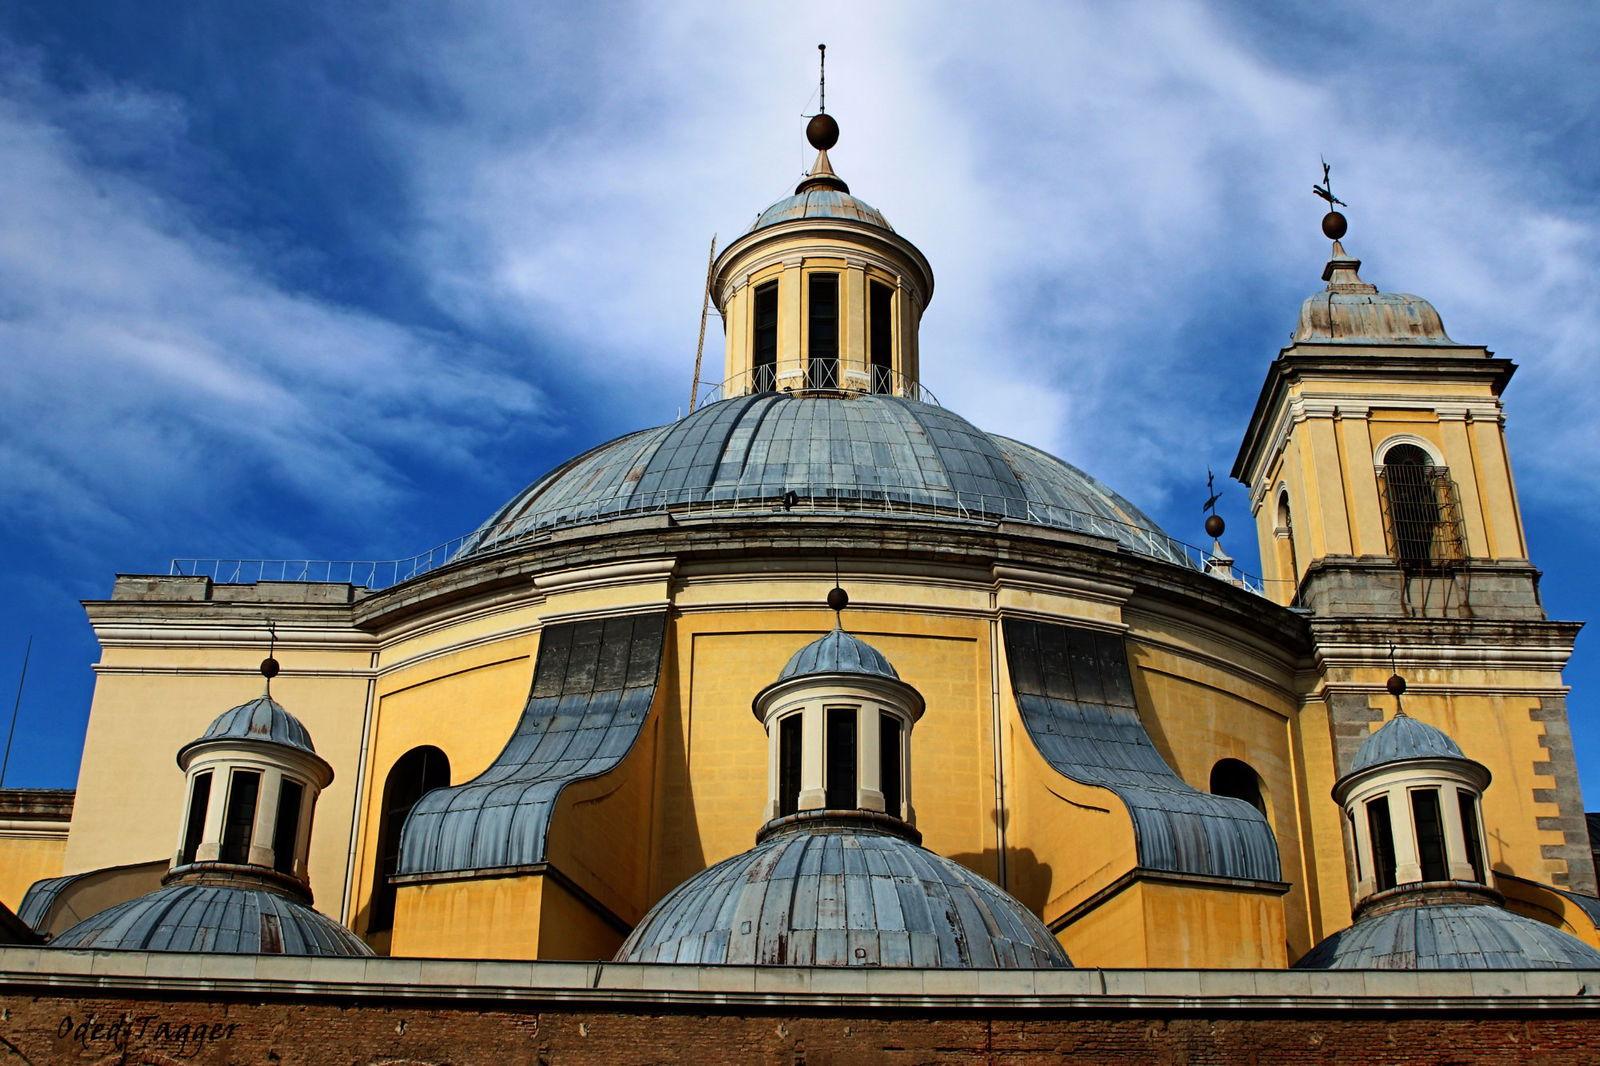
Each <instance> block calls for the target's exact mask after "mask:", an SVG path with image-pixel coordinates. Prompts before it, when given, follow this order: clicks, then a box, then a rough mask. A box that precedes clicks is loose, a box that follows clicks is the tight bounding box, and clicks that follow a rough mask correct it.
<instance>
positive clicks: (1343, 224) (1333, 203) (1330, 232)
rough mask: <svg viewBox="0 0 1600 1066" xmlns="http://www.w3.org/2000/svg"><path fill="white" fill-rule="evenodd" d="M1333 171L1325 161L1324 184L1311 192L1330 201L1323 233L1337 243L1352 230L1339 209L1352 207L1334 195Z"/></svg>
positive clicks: (1316, 186) (1323, 165) (1323, 221)
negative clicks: (1331, 175)
mask: <svg viewBox="0 0 1600 1066" xmlns="http://www.w3.org/2000/svg"><path fill="white" fill-rule="evenodd" d="M1318 158H1319V159H1320V158H1321V157H1320V156H1319V157H1318ZM1332 171H1333V168H1332V167H1330V166H1329V165H1328V161H1327V160H1326V159H1323V160H1322V184H1320V185H1313V186H1311V191H1312V192H1314V193H1316V194H1317V195H1318V196H1320V197H1321V198H1322V199H1324V200H1326V201H1328V213H1327V214H1326V215H1323V216H1322V233H1323V235H1324V236H1326V237H1327V238H1328V239H1329V240H1332V241H1336V240H1338V239H1339V238H1340V237H1343V236H1344V235H1345V233H1346V231H1348V230H1349V228H1350V223H1349V222H1348V221H1347V220H1346V219H1345V217H1344V215H1343V214H1341V213H1340V212H1339V210H1338V209H1339V208H1341V207H1349V206H1350V205H1349V204H1347V203H1345V202H1344V201H1343V200H1341V199H1339V198H1338V197H1337V196H1335V195H1333V179H1332V178H1331V177H1330V176H1329V175H1330V174H1331V172H1332Z"/></svg>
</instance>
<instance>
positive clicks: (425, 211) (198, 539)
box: [0, 0, 1600, 804]
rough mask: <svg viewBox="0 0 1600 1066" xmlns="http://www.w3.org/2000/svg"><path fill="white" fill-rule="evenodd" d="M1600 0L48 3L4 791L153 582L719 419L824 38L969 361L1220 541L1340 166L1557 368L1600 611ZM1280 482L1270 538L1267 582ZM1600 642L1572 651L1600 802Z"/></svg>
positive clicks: (1373, 257)
mask: <svg viewBox="0 0 1600 1066" xmlns="http://www.w3.org/2000/svg"><path fill="white" fill-rule="evenodd" d="M575 8H577V9H578V10H575ZM1262 11H1270V16H1271V17H1270V18H1267V17H1265V16H1263V14H1262V13H1261V12H1262ZM1596 11H1597V9H1595V8H1592V7H1590V6H1587V5H1570V6H1565V7H1563V6H1559V5H1549V6H1539V7H1523V6H1521V5H1481V6H1473V5H1464V4H1413V5H1407V6H1406V9H1405V13H1404V15H1403V16H1401V15H1400V14H1399V13H1398V12H1399V9H1398V8H1395V7H1394V5H1381V4H1371V5H1341V6H1339V7H1338V8H1337V9H1335V8H1330V7H1329V6H1328V5H1326V4H1322V3H1315V4H1300V5H1294V4H1284V5H1270V6H1266V5H1249V4H1241V5H1236V6H1235V5H1204V4H1175V5H1159V4H1141V5H1084V6H1082V7H1074V6H1068V5H1063V4H1053V3H1052V4H1040V5H1037V6H1030V5H1024V4H1013V5H1006V6H1004V7H991V6H989V5H965V6H942V5H934V4H925V3H918V4H881V5H870V6H869V5H863V4H859V3H850V4H833V3H823V2H813V3H809V4H806V5H803V7H800V8H796V6H795V5H788V4H781V5H780V4H763V3H748V4H739V5H728V6H725V7H711V6H697V5H693V4H687V3H675V4H672V5H630V4H603V5H599V4H597V5H545V6H536V5H532V4H503V5H494V4H472V5H461V4H445V3H437V4H434V3H425V2H410V3H406V4H361V5H340V6H337V7H336V6H333V5H321V4H318V5H313V4H257V5H200V4H192V5H185V4H173V5H158V6H155V7H152V6H151V5H149V4H145V3H134V2H126V3H112V2H106V3H100V4H96V5H93V6H89V5H67V4H56V3H46V2H42V0H40V2H33V3H28V2H24V3H20V4H10V5H6V6H4V7H3V8H0V159H3V161H4V165H3V166H0V203H3V204H4V205H5V207H4V209H3V210H0V362H3V366H4V373H3V374H0V426H3V427H4V429H3V431H0V481H3V483H4V484H5V486H6V487H5V490H4V495H3V498H0V500H3V506H0V560H3V562H0V567H3V575H0V589H3V590H4V595H5V598H6V600H7V610H6V613H5V617H6V620H5V623H4V626H3V630H0V692H3V693H4V697H3V699H4V702H5V704H6V705H7V706H8V707H9V704H10V701H11V698H12V696H13V695H14V692H15V685H16V679H17V674H18V670H19V668H20V666H21V660H22V653H23V646H24V642H25V641H26V639H27V637H28V636H29V635H30V634H31V635H32V636H33V638H34V650H33V658H32V663H31V666H30V667H29V676H28V682H27V686H26V689H25V692H24V698H23V702H22V708H21V720H20V724H19V726H18V729H17V739H16V746H15V750H14V753H13V756H12V761H11V770H10V772H9V773H8V775H7V779H6V783H7V784H8V785H70V784H71V783H72V782H73V780H74V778H75V776H76V773H77V763H78V758H79V754H80V747H81V740H82V733H83V728H84V724H85V722H86V720H87V715H88V706H89V700H90V695H91V691H92V686H93V675H92V673H91V664H92V663H93V662H94V660H95V659H96V658H97V648H96V645H95V643H94V640H93V638H92V635H91V633H90V631H89V628H88V625H87V623H86V622H85V621H84V619H83V615H82V611H81V609H80V607H79V606H78V602H77V601H78V600H80V599H83V598H98V597H103V596H105V595H107V594H108V593H109V591H110V587H111V580H112V576H113V575H114V574H115V573H117V572H165V569H166V566H167V563H168V560H169V559H170V558H171V557H172V556H177V555H199V556H207V555H230V556H232V555H243V556H262V557H311V558H330V557H331V558H351V557H355V558H380V559H381V558H392V557H396V556H403V555H409V554H412V553H414V552H416V551H419V550H422V549H425V548H427V547H429V546H430V545H433V544H435V543H438V542H440V541H443V540H446V539H448V538H450V537H453V536H455V535H457V534H460V533H463V532H466V531H467V530H469V529H471V528H472V527H473V526H475V525H476V524H477V523H478V522H479V521H480V520H481V519H482V518H483V517H484V516H486V515H487V514H489V513H490V512H492V511H493V510H494V509H495V508H496V506H497V505H498V504H499V503H501V502H502V501H503V500H504V499H506V498H508V497H509V496H511V495H512V494H513V493H514V492H515V491H516V490H518V489H519V488H520V487H521V486H522V485H523V484H525V483H526V482H528V481H529V480H532V479H533V478H534V477H535V476H537V475H538V474H540V473H542V472H543V471H544V470H546V469H547V468H549V467H550V466H552V465H554V464H555V463H557V462H559V461H560V460H562V459H564V458H566V457H567V456H569V455H571V454H573V453H575V452H577V451H579V450H581V449H583V448H586V447H588V446H590V445H592V444H594V443H596V442H598V441H600V440H603V439H606V438H609V437H611V436H614V435H616V434H618V433H621V432H625V431H627V430H630V429H634V428H638V427H639V426H643V425H650V424H656V423H659V422H663V421H666V420H669V419H671V418H673V417H675V416H676V415H677V413H678V411H679V408H680V407H681V405H682V404H683V402H684V397H685V395H686V394H687V389H688V377H689V373H690V368H691V365H692V361H693V353H694V342H695V334H696V329H697V326H698V317H697V316H698V308H699V301H698V290H699V288H700V284H701V279H702V272H703V269H704V256H705V245H706V241H707V240H708V238H709V237H710V235H711V234H712V233H713V232H715V233H718V234H720V235H721V237H722V239H723V241H724V242H726V241H727V240H728V239H729V238H730V237H732V236H733V235H736V234H737V233H738V232H740V231H742V230H743V229H744V228H745V227H746V226H747V225H748V224H749V222H750V221H751V219H753V217H754V215H755V214H756V212H757V211H759V210H760V209H761V208H762V207H764V206H765V205H766V204H767V203H769V202H770V201H772V200H774V199H776V198H777V197H779V196H781V195H783V194H784V193H785V192H786V191H787V190H788V189H789V188H791V187H792V185H793V183H794V181H795V180H796V177H797V176H798V174H799V173H800V172H801V170H802V169H803V167H804V165H805V163H806V162H807V158H808V152H807V151H806V149H805V145H804V141H803V138H802V129H803V119H802V117H801V116H802V114H803V113H804V112H805V111H807V109H808V106H809V105H811V103H812V101H811V100H810V96H811V93H812V89H813V85H814V77H815V71H814V64H815V55H816V50H815V45H816V43H817V42H818V41H827V42H828V43H829V46H830V49H829V54H830V60H831V61H830V69H829V101H830V104H831V107H830V110H831V111H832V112H833V113H834V114H835V115H837V117H838V118H839V120H840V123H841V126H842V127H843V136H842V138H841V141H840V145H839V147H838V149H837V150H835V151H834V152H833V153H832V154H833V156H834V162H835V165H836V166H837V168H838V169H839V171H840V173H841V174H842V175H843V176H844V177H845V178H846V179H847V180H848V181H849V182H850V184H851V187H852V190H853V191H855V192H856V193H858V194H859V195H860V196H862V197H863V198H864V199H866V200H867V201H869V202H871V203H873V204H875V205H876V206H878V207H880V208H881V209H883V210H884V212H885V213H886V214H887V215H888V216H889V218H890V219H891V220H892V221H893V222H894V224H895V226H896V227H897V229H899V230H900V232H902V233H904V234H905V235H907V236H908V237H910V238H911V239H912V240H914V241H916V242H917V243H918V244H919V245H920V246H921V247H922V249H923V250H924V251H925V252H926V253H927V254H928V256H929V258H930V260H931V261H932V263H933V266H934V270H935V272H936V274H937V275H938V292H937V294H936V296H935V298H934V301H933V303H932V306H931V307H930V309H929V312H928V314H927V317H926V318H925V319H924V323H923V332H922V350H923V363H924V377H925V383H926V384H927V385H928V386H930V387H931V388H932V389H933V391H934V392H935V393H937V394H939V395H941V396H943V397H944V398H945V399H946V402H947V403H950V402H951V401H952V398H954V397H960V402H959V403H958V404H957V403H952V406H955V407H957V409H959V410H960V411H961V413H963V414H965V415H967V416H968V417H969V418H971V419H972V420H973V421H975V422H977V423H978V424H979V425H981V426H986V427H988V428H991V429H996V430H1000V431H1003V432H1006V433H1008V434H1009V435H1012V436H1017V437H1020V438H1022V439H1025V440H1028V441H1030V442H1032V443H1034V444H1037V445H1039V446H1041V447H1045V448H1047V449H1050V450H1052V451H1054V452H1056V453H1057V454H1060V455H1062V456H1063V457H1064V458H1067V459H1068V460H1070V461H1072V462H1074V463H1076V464H1078V465H1080V466H1082V467H1084V468H1086V469H1088V470H1089V471H1091V472H1093V473H1094V474H1096V475H1097V476H1099V477H1101V478H1102V479H1104V480H1105V481H1107V482H1108V483H1109V484H1111V485H1112V486H1113V487H1115V488H1117V489H1118V490H1119V491H1121V492H1122V493H1123V494H1125V495H1127V496H1129V497H1130V498H1131V499H1133V500H1134V501H1135V502H1136V503H1138V504H1140V505H1141V506H1142V507H1143V508H1144V509H1145V510H1147V511H1149V512H1151V513H1152V514H1154V515H1155V516H1156V517H1157V519H1158V520H1159V521H1161V522H1162V524H1163V525H1164V526H1165V527H1166V528H1167V529H1168V531H1170V532H1171V533H1172V534H1173V535H1175V536H1177V537H1179V538H1181V539H1184V540H1189V541H1192V542H1198V541H1200V540H1202V538H1203V534H1202V533H1201V531H1200V528H1199V526H1200V523H1199V518H1200V513H1199V510H1198V504H1199V501H1200V499H1201V498H1203V496H1202V488H1203V482H1204V476H1205V467H1206V465H1207V464H1210V465H1211V466H1213V467H1214V468H1216V469H1217V470H1218V471H1225V470H1227V469H1228V468H1229V467H1230V465H1231V461H1232V459H1233V456H1234V454H1235V451H1236V449H1237V446H1238V441H1239V436H1240V433H1241V432H1242V429H1243V426H1244V423H1245V419H1246V418H1247V417H1248V415H1249V412H1250V408H1251V405H1252V404H1253V402H1254V399H1255V396H1256V393H1257V390H1258V389H1259V386H1260V383H1261V380H1262V377H1263V374H1264V371H1265V369H1266V367H1267V364H1268V362H1269V361H1270V360H1271V358H1272V357H1273V356H1274V355H1275V354H1276V352H1277V351H1278V349H1279V347H1280V346H1281V345H1282V344H1283V343H1284V342H1285V340H1286V339H1287V336H1288V332H1289V330H1290V328H1291V327H1292V325H1293V323H1294V320H1295V315H1296V313H1297V310H1298V307H1299V304H1300V301H1301V300H1302V299H1304V298H1305V297H1306V296H1307V295H1309V294H1310V293H1311V292H1312V291H1314V290H1315V289H1317V288H1319V287H1320V285H1321V282H1320V280H1319V274H1320V271H1321V268H1322V263H1323V260H1324V259H1325V258H1326V253H1327V245H1326V242H1325V241H1323V240H1322V239H1321V237H1320V235H1319V232H1318V229H1317V220H1318V218H1319V217H1320V214H1321V206H1322V205H1321V203H1320V202H1319V201H1317V200H1316V199H1314V198H1313V197H1312V196H1311V195H1310V192H1309V188H1310V185H1311V183H1312V181H1313V180H1314V179H1315V178H1316V177H1317V176H1318V170H1317V159H1318V156H1319V155H1326V157H1327V158H1328V159H1329V160H1330V161H1332V162H1333V163H1334V164H1335V187H1336V190H1337V191H1338V192H1339V193H1340V195H1341V196H1342V197H1343V198H1344V199H1346V200H1348V201H1349V202H1350V204H1351V206H1350V208H1349V210H1348V212H1347V213H1348V214H1349V216H1350V220H1351V229H1350V236H1349V238H1348V240H1347V241H1346V243H1347V245H1348V246H1349V248H1350V250H1351V251H1352V252H1353V253H1354V254H1356V255H1358V256H1360V257H1361V258H1362V259H1363V260H1364V261H1365V266H1364V268H1363V274H1364V275H1365V277H1366V278H1367V280H1369V281H1372V282H1374V283H1376V284H1377V285H1379V286H1380V287H1382V288H1385V289H1391V290H1399V291H1407V292H1415V293H1419V294H1422V295H1424V296H1426V297H1428V298H1429V299H1430V300H1432V301H1433V303H1434V304H1435V305H1436V306H1437V307H1438V308H1439V310H1440V312H1441V314H1442V315H1443V317H1444V321H1445V325H1446V328H1447V329H1448V330H1449V332H1450V333H1451V335H1452V336H1453V337H1454V338H1455V339H1456V340H1458V341H1462V342H1466V343H1481V344H1487V345H1488V346H1489V347H1490V348H1492V349H1494V350H1495V351H1496V352H1497V353H1498V354H1501V355H1505V356H1509V357H1511V358H1513V359H1515V360H1516V361H1517V362H1519V363H1520V364H1521V366H1522V369H1521V371H1520V373H1519V374H1518V376H1517V379H1516V381H1514V382H1513V384H1512V386H1511V389H1510V392H1509V394H1508V409H1509V418H1510V426H1509V432H1510V436H1511V444H1512V449H1513V458H1514V461H1515V464H1516V475H1517V478H1518V485H1519V489H1520V491H1521V493H1522V499H1523V504H1524V509H1525V511H1526V515H1527V524H1528V528H1529V532H1530V536H1531V539H1532V546H1533V555H1534V560H1535V562H1536V563H1538V564H1539V565H1540V566H1541V567H1543V569H1544V570H1545V575H1546V576H1545V582H1544V594H1545V602H1546V606H1547V608H1548V610H1549V611H1550V613H1551V614H1552V615H1554V616H1555V617H1559V618H1567V619H1580V620H1581V619H1584V618H1587V617H1589V616H1590V615H1591V614H1592V613H1594V611H1595V607H1596V605H1597V604H1600V581H1597V579H1596V577H1595V570H1594V567H1593V565H1592V562H1591V560H1593V559H1594V558H1595V557H1596V555H1597V549H1600V532H1597V530H1596V527H1595V523H1594V522H1593V521H1592V518H1591V516H1592V515H1593V514H1594V513H1595V511H1596V508H1597V505H1600V464H1597V462H1596V460H1597V458H1600V430H1597V429H1596V420H1595V418H1594V417H1593V416H1592V412H1593V411H1594V410H1595V409H1596V407H1597V405H1600V376H1597V375H1596V374H1595V372H1594V370H1593V367H1592V365H1591V364H1592V359H1593V348H1594V343H1595V338H1596V337H1600V287H1597V286H1596V285H1595V284H1594V281H1595V278H1596V277H1597V274H1600V270H1597V267H1600V240H1597V237H1600V212H1597V208H1596V206H1595V205H1596V203H1597V198H1596V195H1595V193H1596V177H1595V175H1596V172H1597V167H1600V158H1597V155H1600V150H1597V147H1596V146H1597V145H1600V129H1597V128H1596V127H1597V122H1600V120H1597V118H1596V116H1597V115H1600V107H1597V104H1600V100H1597V97H1600V79H1597V78H1595V77H1594V71H1595V70H1596V69H1597V60H1600V56H1597V54H1596V53H1597V51H1600V15H1597V13H1596ZM719 344H720V338H719V337H718V336H717V335H716V333H715V329H713V336H712V339H711V344H710V347H711V348H712V350H713V352H715V351H717V350H719V349H718V346H719ZM714 361H715V359H713V362H714ZM1245 504H1246V499H1245V493H1244V490H1243V489H1242V488H1241V487H1239V486H1236V485H1233V486H1231V488H1230V490H1229V491H1228V493H1227V495H1226V496H1225V497H1224V501H1223V511H1224V513H1225V514H1226V515H1227V517H1228V518H1229V520H1230V526H1231V530H1232V532H1230V534H1229V536H1228V538H1227V541H1228V546H1229V547H1230V549H1231V550H1232V551H1233V552H1234V554H1235V555H1237V556H1238V557H1239V558H1240V559H1241V561H1242V562H1244V563H1245V564H1246V565H1247V566H1248V567H1249V568H1250V569H1252V570H1257V569H1259V567H1258V566H1257V565H1254V564H1253V560H1254V558H1255V546H1254V544H1253V543H1252V542H1251V540H1250V538H1249V522H1248V520H1247V515H1246V513H1245ZM1594 639H1595V638H1593V637H1592V636H1591V635H1585V636H1584V637H1582V638H1580V641H1579V649H1578V654H1577V656H1576V658H1575V659H1574V661H1573V665H1572V667H1571V669H1570V670H1569V672H1568V675H1567V676H1568V681H1569V682H1570V683H1571V684H1572V685H1573V686H1574V693H1573V696H1572V700H1571V712H1572V722H1573V730H1574V733H1575V735H1576V738H1577V742H1578V751H1579V760H1580V768H1581V770H1582V772H1583V780H1584V784H1585V788H1586V792H1587V793H1588V795H1589V796H1591V797H1600V722H1596V721H1595V720H1594V714H1595V712H1596V708H1597V707H1600V699H1597V694H1600V652H1596V651H1595V649H1594V647H1593V646H1592V645H1593V644H1594ZM218 709H219V710H221V708H218ZM1597 802H1600V800H1596V799H1591V804H1594V803H1597Z"/></svg>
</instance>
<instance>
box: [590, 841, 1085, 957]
mask: <svg viewBox="0 0 1600 1066" xmlns="http://www.w3.org/2000/svg"><path fill="white" fill-rule="evenodd" d="M616 959H617V961H618V962H677V963H690V964H697V965H702V966H705V965H722V964H743V965H764V966H874V967H895V966H902V967H904V966H915V967H939V968H976V969H995V968H999V969H1012V968H1019V969H1042V968H1051V967H1059V968H1065V967H1070V966H1071V965H1072V962H1071V961H1070V960H1069V959H1068V958H1067V954H1066V952H1065V951H1063V950H1062V948H1061V945H1060V944H1058V943H1057V942H1056V939H1055V937H1054V936H1052V935H1051V933H1050V930H1048V929H1047V928H1045V925H1044V923H1043V922H1041V921H1040V920H1039V919H1038V918H1037V917H1035V916H1034V915H1033V914H1032V913H1030V912H1029V911H1028V909H1027V908H1026V907H1024V906H1023V905H1022V904H1021V903H1019V902H1018V901H1017V900H1015V899H1013V898H1012V897H1011V896H1009V895H1007V894H1006V893H1005V892H1004V891H1003V890H1002V889H1001V888H1000V887H999V886H998V885H995V884H993V883H991V882H990V881H987V880H985V879H984V878H982V877H980V876H978V875H977V874H975V873H973V872H972V871H971V870H968V869H967V868H966V867H964V866H962V865H960V864H959V863H956V862H953V861H951V860H950V859H946V858H944V857H942V856H939V855H935V854H934V853H933V852H930V851H927V850H925V849H923V848H920V847H918V846H917V845H915V844H913V843H911V842H910V841H909V840H905V839H903V838H901V837H899V836H895V835H891V834H889V833H886V832H878V831H873V830H869V829H864V828H805V829H800V830H795V829H792V828H791V829H789V830H788V831H784V832H779V833H776V834H774V835H771V836H768V837H767V838H766V839H765V840H763V841H761V842H760V843H758V844H757V845H756V846H755V847H754V848H752V849H751V850H750V851H747V852H745V853H744V854H742V855H735V856H734V857H733V858H731V859H726V860H724V861H722V862H720V863H718V864H717V865H715V866H713V867H711V868H710V869H709V870H704V871H702V872H701V873H699V874H697V875H695V876H694V877H691V878H690V879H689V880H687V881H685V882H684V883H683V884H681V885H679V886H678V887H677V888H675V889H673V890H672V891H671V892H669V893H667V894H666V896H664V897H663V898H662V899H661V901H660V902H659V903H657V904H656V905H655V906H654V907H652V908H650V912H649V913H648V914H646V915H645V916H644V918H643V919H642V920H641V921H640V922H639V924H638V926H636V927H635V928H634V930H633V933H632V934H631V935H629V937H628V939H627V941H626V942H624V943H623V945H622V947H621V949H620V950H619V951H618V952H617V956H616Z"/></svg>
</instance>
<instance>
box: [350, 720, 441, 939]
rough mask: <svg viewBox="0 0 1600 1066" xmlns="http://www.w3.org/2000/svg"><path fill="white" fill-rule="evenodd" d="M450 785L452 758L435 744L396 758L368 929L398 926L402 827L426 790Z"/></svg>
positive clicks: (380, 833)
mask: <svg viewBox="0 0 1600 1066" xmlns="http://www.w3.org/2000/svg"><path fill="white" fill-rule="evenodd" d="M448 784H450V760H449V759H447V758H446V757H445V754H444V752H442V751H440V750H439V749H438V748H435V747H421V748H412V749H411V750H410V751H408V752H406V753H405V754H404V755H402V756H400V758H399V759H398V760H396V761H395V764H394V768H393V769H392V770H390V771H389V777H388V779H387V780H386V781H384V783H383V808H382V810H383V822H382V824H381V825H380V826H379V829H378V869H377V877H376V879H375V883H374V884H373V886H372V906H371V908H370V909H369V910H368V911H367V931H368V932H369V933H376V932H380V931H382V930H385V929H389V928H391V927H392V926H393V925H394V885H393V883H392V882H390V880H389V879H390V878H391V877H393V876H394V874H395V871H396V870H398V869H399V868H400V830H401V828H402V827H403V826H404V825H405V822H406V815H408V814H410V813H411V808H412V807H415V806H416V805H417V801H418V800H419V799H421V798H422V797H423V796H424V795H425V794H426V793H429V792H432V791H433V790H434V789H436V788H444V787H445V786H446V785H448Z"/></svg>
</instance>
